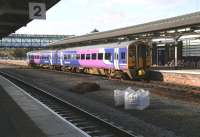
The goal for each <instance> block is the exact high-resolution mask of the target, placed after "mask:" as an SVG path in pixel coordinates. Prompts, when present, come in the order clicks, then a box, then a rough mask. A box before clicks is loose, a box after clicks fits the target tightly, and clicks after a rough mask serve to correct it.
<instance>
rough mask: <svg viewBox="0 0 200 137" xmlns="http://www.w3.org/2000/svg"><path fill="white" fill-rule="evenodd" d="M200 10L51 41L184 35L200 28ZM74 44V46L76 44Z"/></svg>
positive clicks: (62, 43)
mask: <svg viewBox="0 0 200 137" xmlns="http://www.w3.org/2000/svg"><path fill="white" fill-rule="evenodd" d="M199 25H200V12H195V13H191V14H186V15H181V16H177V17H172V18H167V19H162V20H158V21H153V22H149V23H144V24H139V25H134V26H129V27H125V28H119V29H114V30H109V31H104V32H96V33H91V34H86V35H81V36H75V37H70V38H66V39H65V40H62V41H59V42H55V43H51V44H50V46H52V47H62V46H63V47H70V45H72V44H74V45H75V44H81V43H83V44H84V43H92V42H98V41H100V42H101V41H104V40H107V41H108V40H109V39H111V40H112V39H115V38H122V37H126V38H127V39H132V38H138V36H141V37H145V38H148V37H150V38H152V37H156V38H157V37H160V36H162V35H165V36H167V35H170V37H171V36H175V34H174V33H171V32H172V31H173V32H175V33H176V34H178V36H179V35H182V34H183V31H185V32H186V33H193V32H194V30H197V29H198V30H199V29H200V26H199ZM170 31H171V32H170ZM74 45H73V46H74Z"/></svg>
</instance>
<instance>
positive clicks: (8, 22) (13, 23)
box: [0, 0, 60, 38]
mask: <svg viewBox="0 0 200 137" xmlns="http://www.w3.org/2000/svg"><path fill="white" fill-rule="evenodd" d="M59 1H60V0H0V38H2V37H5V36H7V35H9V34H11V33H14V32H15V31H16V30H18V29H19V28H21V27H22V26H26V24H27V23H29V22H30V21H31V20H30V19H29V10H28V3H29V2H42V3H46V9H47V10H48V9H49V8H51V7H52V6H53V5H55V4H56V3H58V2H59Z"/></svg>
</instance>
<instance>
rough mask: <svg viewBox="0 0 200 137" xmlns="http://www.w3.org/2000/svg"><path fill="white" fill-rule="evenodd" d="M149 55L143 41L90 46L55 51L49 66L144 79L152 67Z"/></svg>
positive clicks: (52, 52)
mask: <svg viewBox="0 0 200 137" xmlns="http://www.w3.org/2000/svg"><path fill="white" fill-rule="evenodd" d="M45 52H46V53H47V51H41V53H45ZM36 53H38V52H34V54H36ZM150 53H151V52H150V47H149V46H148V44H146V43H144V42H141V41H127V42H115V43H107V44H98V45H89V46H82V47H74V48H67V49H63V50H52V51H51V56H50V57H51V62H52V63H51V64H50V65H51V66H53V68H56V67H58V68H62V69H69V70H72V71H74V72H77V71H78V72H79V71H83V72H87V73H93V74H102V75H107V76H111V77H112V76H113V77H123V78H125V77H126V78H127V77H129V78H130V79H138V78H140V79H141V78H145V77H147V74H148V73H147V68H149V67H150V65H151V54H150ZM40 64H41V63H40Z"/></svg>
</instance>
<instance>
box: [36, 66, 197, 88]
mask: <svg viewBox="0 0 200 137" xmlns="http://www.w3.org/2000/svg"><path fill="white" fill-rule="evenodd" d="M40 70H43V71H55V72H64V71H58V70H49V69H40ZM64 73H70V74H78V75H95V76H100V77H102V78H105V79H108V80H113V81H120V82H122V83H126V84H134V85H137V86H141V87H145V88H152V87H156V88H163V89H167V90H175V91H181V92H184V91H185V92H187V91H193V90H197V91H200V87H195V86H188V85H177V84H173V83H164V82H161V81H148V82H147V81H133V80H121V79H116V78H107V77H105V76H102V75H96V74H89V73H74V72H64Z"/></svg>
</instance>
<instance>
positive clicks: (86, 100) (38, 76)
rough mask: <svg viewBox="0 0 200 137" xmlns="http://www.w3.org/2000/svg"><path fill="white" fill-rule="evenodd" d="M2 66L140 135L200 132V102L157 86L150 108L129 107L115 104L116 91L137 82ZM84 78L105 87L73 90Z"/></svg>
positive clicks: (168, 136)
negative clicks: (166, 94)
mask: <svg viewBox="0 0 200 137" xmlns="http://www.w3.org/2000/svg"><path fill="white" fill-rule="evenodd" d="M0 68H1V70H2V71H8V72H9V73H12V74H15V75H17V76H18V77H20V78H21V79H23V80H25V81H27V82H31V83H32V84H34V85H36V86H38V87H40V88H42V89H44V90H46V91H48V92H51V93H53V94H56V95H57V96H59V97H62V98H63V99H65V100H67V101H68V102H70V103H73V104H75V105H77V106H79V107H81V108H83V109H85V110H87V111H89V112H90V113H93V114H95V115H97V116H99V117H101V118H103V119H105V120H107V121H109V122H112V123H113V124H115V125H117V126H119V127H122V128H124V129H126V130H129V131H130V132H134V133H136V134H138V135H142V136H145V137H174V136H181V137H199V136H200V132H199V129H200V105H199V104H198V103H193V102H187V101H181V100H176V99H172V98H169V97H163V96H159V95H156V94H154V92H153V91H154V90H155V89H154V88H151V89H149V90H150V92H151V105H150V107H149V108H147V109H145V110H143V111H139V110H125V109H124V108H123V107H115V106H114V100H113V91H114V89H125V88H127V87H132V88H139V87H137V86H136V85H134V84H125V83H122V82H120V81H118V80H115V81H111V80H107V79H106V78H104V77H99V76H93V75H84V74H71V73H65V72H55V71H46V70H36V69H16V68H2V67H0ZM82 82H95V83H97V84H98V85H100V87H101V89H99V90H98V91H94V92H86V93H84V94H77V93H74V92H72V91H70V89H71V88H72V87H74V86H75V85H77V84H78V83H82ZM147 89H148V88H147ZM156 90H157V89H156ZM160 90H162V89H160Z"/></svg>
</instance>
